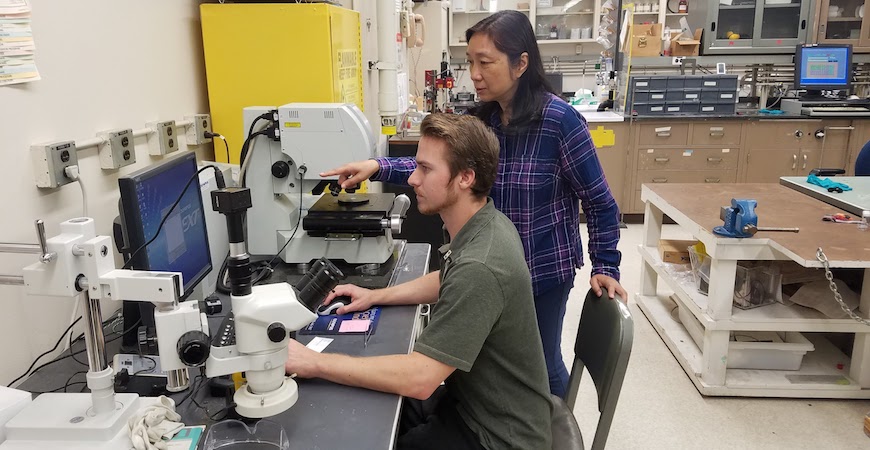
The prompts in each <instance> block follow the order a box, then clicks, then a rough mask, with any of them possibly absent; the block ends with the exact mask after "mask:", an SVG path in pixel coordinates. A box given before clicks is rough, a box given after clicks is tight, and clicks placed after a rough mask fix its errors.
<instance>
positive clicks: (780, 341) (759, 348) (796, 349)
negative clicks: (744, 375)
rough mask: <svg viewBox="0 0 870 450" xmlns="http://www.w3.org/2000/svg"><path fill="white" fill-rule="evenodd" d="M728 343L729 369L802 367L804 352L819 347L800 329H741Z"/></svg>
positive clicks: (796, 368) (792, 368)
mask: <svg viewBox="0 0 870 450" xmlns="http://www.w3.org/2000/svg"><path fill="white" fill-rule="evenodd" d="M734 336H735V337H736V338H737V339H743V341H731V342H729V343H728V359H727V362H726V365H725V366H726V367H727V368H729V369H766V370H800V368H801V363H802V362H803V359H804V355H805V354H806V353H807V352H811V351H813V350H815V346H813V343H812V342H810V341H809V340H807V338H805V337H804V335H802V334H800V333H797V332H785V333H782V335H781V334H780V333H776V332H771V331H738V332H734Z"/></svg>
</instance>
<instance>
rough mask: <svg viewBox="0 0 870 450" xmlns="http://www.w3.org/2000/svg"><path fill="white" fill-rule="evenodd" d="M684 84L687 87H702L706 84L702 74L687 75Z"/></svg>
mask: <svg viewBox="0 0 870 450" xmlns="http://www.w3.org/2000/svg"><path fill="white" fill-rule="evenodd" d="M683 84H684V85H685V87H686V89H700V88H701V86H703V84H704V79H703V78H702V77H700V76H686V79H685V81H684V83H683Z"/></svg>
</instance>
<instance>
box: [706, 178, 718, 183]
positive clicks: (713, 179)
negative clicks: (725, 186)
mask: <svg viewBox="0 0 870 450" xmlns="http://www.w3.org/2000/svg"><path fill="white" fill-rule="evenodd" d="M704 182H705V183H718V182H719V178H704Z"/></svg>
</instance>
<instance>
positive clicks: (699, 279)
mask: <svg viewBox="0 0 870 450" xmlns="http://www.w3.org/2000/svg"><path fill="white" fill-rule="evenodd" d="M689 262H690V263H691V264H692V276H693V277H694V278H695V288H697V289H698V292H700V293H702V294H704V295H707V292H709V290H710V264H711V260H710V257H709V256H707V254H706V253H699V252H698V250H697V247H696V246H694V245H693V246H690V247H689Z"/></svg>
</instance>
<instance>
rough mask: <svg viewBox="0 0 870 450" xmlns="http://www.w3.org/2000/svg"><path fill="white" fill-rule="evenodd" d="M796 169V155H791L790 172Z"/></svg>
mask: <svg viewBox="0 0 870 450" xmlns="http://www.w3.org/2000/svg"><path fill="white" fill-rule="evenodd" d="M796 168H797V155H791V170H795V169H796Z"/></svg>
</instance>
